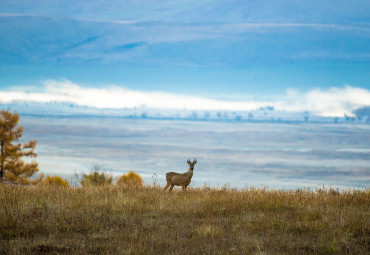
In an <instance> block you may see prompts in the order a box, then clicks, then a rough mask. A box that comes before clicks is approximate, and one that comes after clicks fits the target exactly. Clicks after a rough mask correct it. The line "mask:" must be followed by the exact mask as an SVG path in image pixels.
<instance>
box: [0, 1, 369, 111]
mask: <svg viewBox="0 0 370 255" xmlns="http://www.w3.org/2000/svg"><path fill="white" fill-rule="evenodd" d="M0 77H1V84H0V88H2V91H13V90H19V89H20V88H21V89H23V88H27V90H28V91H29V90H31V91H32V92H35V93H36V92H40V91H41V92H42V91H44V90H46V88H45V87H46V86H45V81H48V80H53V81H56V83H55V84H59V83H58V82H60V81H65V80H66V81H68V82H72V83H73V84H77V85H78V86H80V87H82V88H101V89H104V88H107V87H109V86H112V85H114V86H118V87H121V88H124V89H128V90H136V91H144V92H145V91H146V92H163V93H172V94H180V95H187V96H198V97H204V98H210V99H218V100H221V99H222V100H244V99H246V98H249V99H250V98H257V99H258V100H268V99H269V97H274V98H277V97H286V96H287V94H289V93H287V90H292V89H293V90H297V91H299V92H300V93H310V92H312V91H315V90H320V91H323V92H330V91H333V90H332V89H333V88H337V89H342V90H343V91H345V86H350V87H351V88H358V89H363V91H365V92H368V90H370V4H369V2H368V1H320V2H318V1H229V0H225V1H114V0H111V1H108V2H107V1H101V0H100V1H84V0H76V1H73V3H72V2H71V1H24V0H22V1H16V0H9V1H6V0H3V1H1V4H0ZM4 95H5V94H4ZM4 95H3V96H4ZM0 99H2V100H3V101H4V98H0ZM356 100H357V99H356V98H354V99H353V100H352V101H354V102H356ZM369 101H370V100H369ZM352 103H353V102H352ZM360 105H361V106H362V105H363V104H360Z"/></svg>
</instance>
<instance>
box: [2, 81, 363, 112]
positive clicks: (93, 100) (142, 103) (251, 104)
mask: <svg viewBox="0 0 370 255" xmlns="http://www.w3.org/2000/svg"><path fill="white" fill-rule="evenodd" d="M0 102H1V103H3V104H7V103H13V102H38V103H48V102H68V103H73V104H77V105H81V106H89V107H96V108H100V109H103V108H115V109H118V108H134V107H148V108H159V109H188V110H224V111H252V110H256V109H259V108H261V107H266V106H272V107H274V108H275V109H276V110H281V111H291V112H299V111H309V112H311V113H312V114H315V115H319V116H326V117H342V116H344V115H345V114H346V115H349V116H352V115H353V113H352V112H353V111H354V110H356V109H358V108H361V107H365V106H369V105H370V91H369V90H366V89H363V88H356V87H351V86H348V85H347V86H345V87H343V88H330V89H328V90H320V89H314V90H311V91H308V92H306V93H301V92H299V91H295V90H288V91H287V94H286V95H285V96H284V97H282V98H281V97H280V98H279V99H277V100H271V101H225V100H214V99H207V98H203V97H195V96H188V95H179V94H171V93H164V92H144V91H135V90H129V89H124V88H121V87H118V86H109V87H105V88H87V87H82V86H79V85H77V84H74V83H72V82H70V81H68V80H63V81H55V80H47V81H45V82H44V88H43V90H42V91H41V92H40V91H36V90H35V89H32V88H27V91H24V90H23V89H19V88H13V89H11V90H8V91H0Z"/></svg>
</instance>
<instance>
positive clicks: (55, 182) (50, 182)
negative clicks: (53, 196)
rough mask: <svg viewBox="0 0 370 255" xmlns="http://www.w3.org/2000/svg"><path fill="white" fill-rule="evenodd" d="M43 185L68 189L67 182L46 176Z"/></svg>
mask: <svg viewBox="0 0 370 255" xmlns="http://www.w3.org/2000/svg"><path fill="white" fill-rule="evenodd" d="M42 184H43V185H52V186H60V187H69V182H68V181H67V180H65V179H63V178H62V177H60V176H48V177H46V178H45V180H44V181H43V182H42Z"/></svg>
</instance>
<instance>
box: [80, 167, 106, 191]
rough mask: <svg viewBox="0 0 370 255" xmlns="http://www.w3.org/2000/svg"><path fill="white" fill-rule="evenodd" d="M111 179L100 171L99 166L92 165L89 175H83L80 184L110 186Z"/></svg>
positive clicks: (103, 171)
mask: <svg viewBox="0 0 370 255" xmlns="http://www.w3.org/2000/svg"><path fill="white" fill-rule="evenodd" d="M112 180H113V177H112V176H111V175H109V174H107V173H106V172H105V170H104V169H103V170H102V167H101V166H100V165H94V166H93V167H92V169H91V173H89V174H83V175H82V179H81V181H80V183H81V184H82V185H83V186H86V185H110V184H112Z"/></svg>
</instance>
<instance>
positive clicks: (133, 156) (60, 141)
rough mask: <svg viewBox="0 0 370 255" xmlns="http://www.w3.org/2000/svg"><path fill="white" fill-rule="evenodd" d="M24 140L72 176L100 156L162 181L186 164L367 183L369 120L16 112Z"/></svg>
mask: <svg viewBox="0 0 370 255" xmlns="http://www.w3.org/2000/svg"><path fill="white" fill-rule="evenodd" d="M21 125H23V126H24V127H25V131H24V137H23V139H24V140H29V139H37V140H38V145H37V152H38V157H37V161H38V162H39V165H40V171H41V172H43V173H45V174H58V175H62V176H64V177H66V178H69V179H71V178H72V177H73V175H74V173H75V172H77V173H81V172H88V170H89V169H90V168H91V167H92V165H93V164H101V165H103V166H104V167H105V168H107V169H109V171H110V172H111V173H112V174H113V176H115V177H118V176H119V175H121V174H122V173H125V172H127V171H130V170H133V171H135V172H137V173H139V174H141V175H142V176H143V177H144V180H145V182H146V183H147V184H151V183H152V175H153V174H154V173H156V175H157V176H158V180H159V182H160V183H161V184H164V182H165V181H164V176H165V173H166V172H168V171H177V172H185V171H187V168H188V167H187V164H186V160H187V158H190V159H193V158H197V159H198V164H197V165H196V167H195V172H194V177H193V181H192V184H191V185H192V186H202V185H204V184H207V185H212V186H217V185H224V184H228V185H230V186H231V187H245V186H248V187H249V186H262V185H263V186H265V185H266V186H268V187H272V188H301V187H312V188H315V187H318V186H322V185H325V186H330V187H339V188H347V187H355V188H364V187H369V184H370V125H365V124H360V125H355V124H334V123H333V124H331V123H328V124H324V123H250V122H247V123H245V122H244V123H238V122H211V121H186V120H183V121H179V120H146V119H125V118H109V117H104V118H103V117H101V118H100V117H46V116H21Z"/></svg>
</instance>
